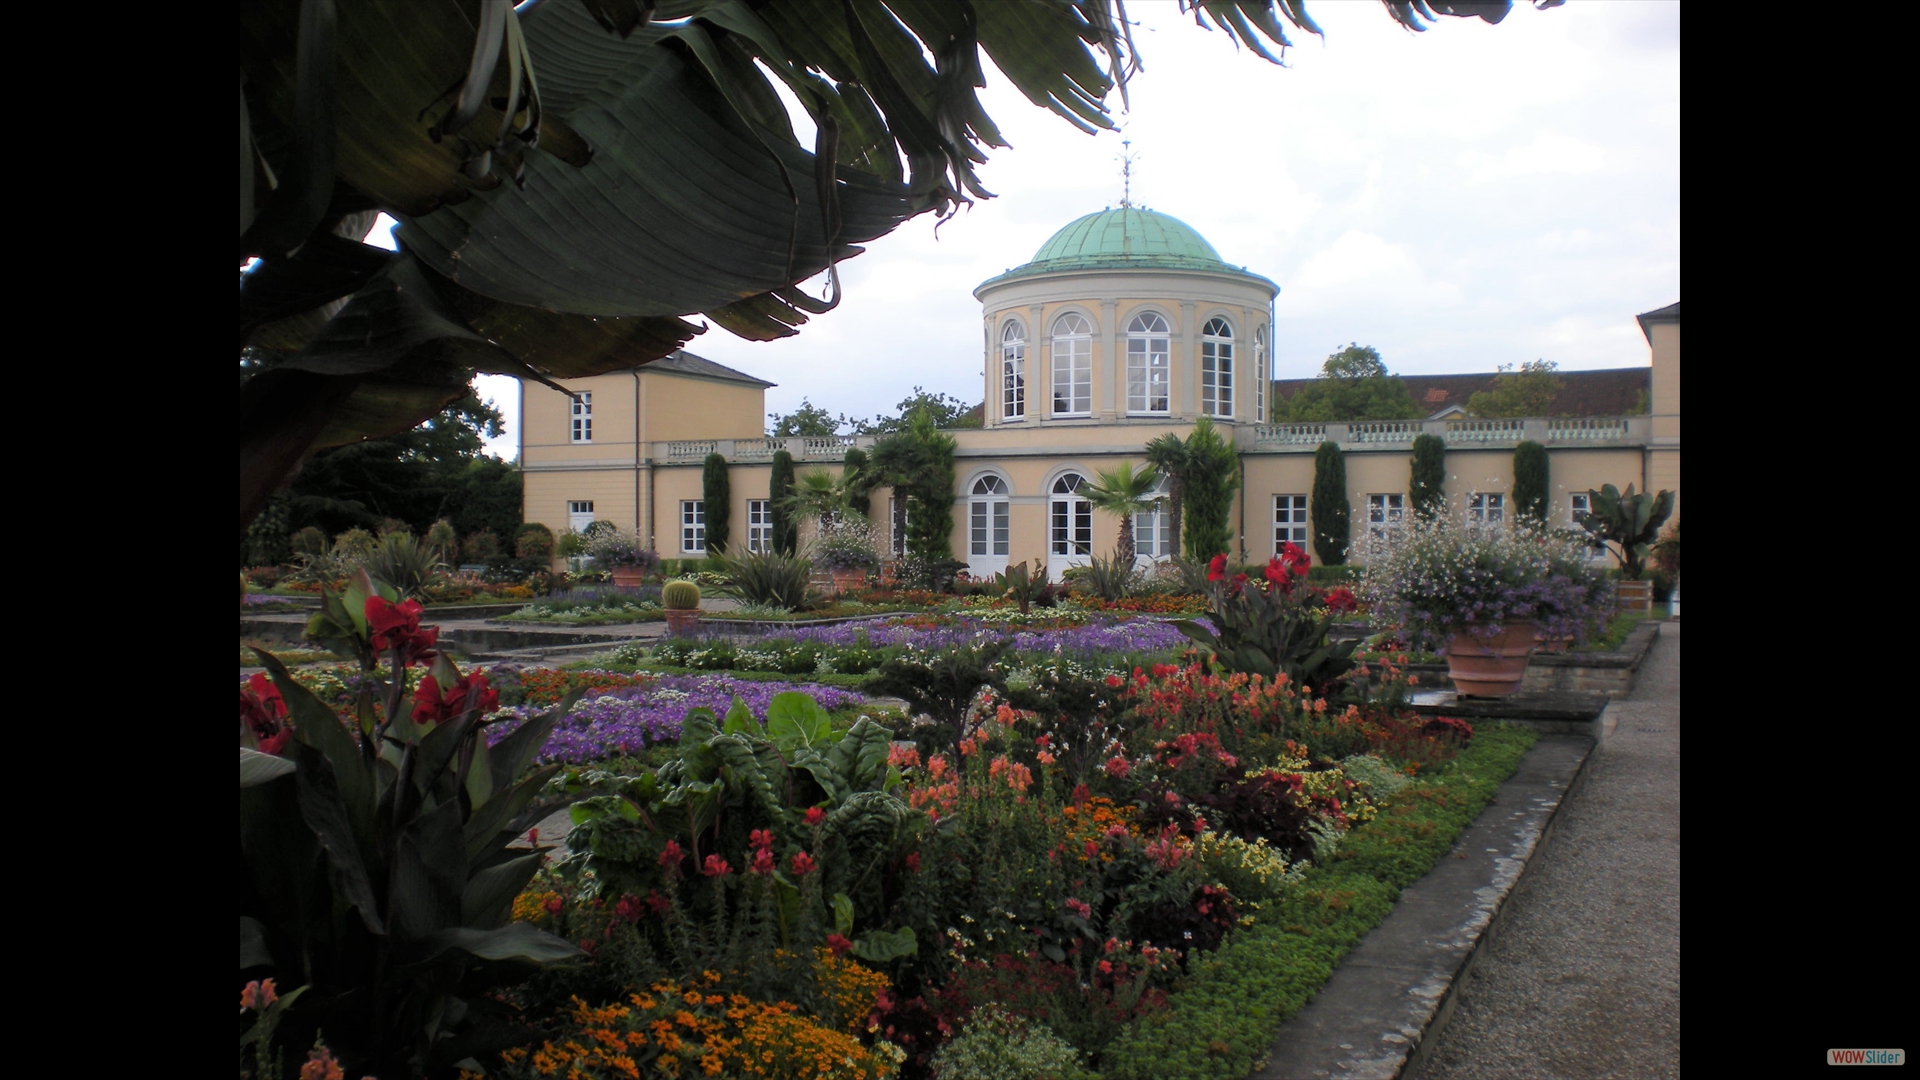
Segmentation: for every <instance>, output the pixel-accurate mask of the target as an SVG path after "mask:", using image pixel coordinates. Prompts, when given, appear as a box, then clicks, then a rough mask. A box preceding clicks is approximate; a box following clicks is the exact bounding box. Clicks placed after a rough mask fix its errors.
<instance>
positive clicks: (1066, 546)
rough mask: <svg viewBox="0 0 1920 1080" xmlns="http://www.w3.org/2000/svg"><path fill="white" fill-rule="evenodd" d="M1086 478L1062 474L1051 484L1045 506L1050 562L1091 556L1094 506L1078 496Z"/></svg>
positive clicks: (1081, 496) (1076, 474) (1084, 485)
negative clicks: (1050, 493)
mask: <svg viewBox="0 0 1920 1080" xmlns="http://www.w3.org/2000/svg"><path fill="white" fill-rule="evenodd" d="M1086 486H1087V478H1086V477H1084V476H1081V475H1080V474H1079V473H1073V472H1070V473H1065V474H1063V475H1062V476H1061V477H1060V479H1058V480H1055V481H1054V482H1053V494H1052V495H1051V496H1049V498H1048V503H1047V511H1048V513H1047V526H1048V527H1047V554H1048V556H1049V557H1050V560H1051V559H1061V558H1074V557H1086V556H1091V555H1092V554H1093V504H1092V503H1090V502H1088V501H1087V500H1086V497H1085V496H1083V495H1081V494H1080V489H1081V488H1084V487H1086Z"/></svg>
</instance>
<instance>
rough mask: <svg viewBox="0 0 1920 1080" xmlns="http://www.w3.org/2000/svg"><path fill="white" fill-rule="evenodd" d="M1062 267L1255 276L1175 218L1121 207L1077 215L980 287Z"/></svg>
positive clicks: (1066, 268)
mask: <svg viewBox="0 0 1920 1080" xmlns="http://www.w3.org/2000/svg"><path fill="white" fill-rule="evenodd" d="M1062 270H1211V271H1214V272H1216V273H1227V274H1235V275H1240V276H1244V277H1254V278H1259V275H1257V274H1249V273H1247V272H1246V270H1244V269H1243V268H1241V267H1237V266H1229V265H1227V264H1226V263H1225V262H1223V261H1222V260H1221V258H1220V253H1219V252H1217V251H1215V250H1213V245H1212V244H1209V243H1207V239H1206V237H1204V236H1201V235H1200V234H1199V233H1198V232H1196V231H1195V230H1194V228H1193V226H1191V225H1188V224H1187V223H1186V222H1184V221H1181V220H1180V219H1179V218H1176V217H1172V216H1170V215H1167V214H1162V213H1157V212H1155V211H1152V210H1142V209H1139V208H1138V207H1127V206H1123V207H1120V208H1118V209H1114V210H1102V211H1100V212H1099V213H1095V214H1088V215H1087V216H1085V217H1082V218H1078V219H1076V220H1075V221H1073V222H1072V223H1070V224H1068V225H1067V227H1066V228H1064V229H1061V230H1060V231H1059V232H1057V233H1054V234H1053V237H1052V239H1050V240H1048V241H1047V242H1046V243H1044V244H1042V245H1040V250H1039V251H1037V252H1035V253H1034V255H1033V260H1032V261H1031V262H1028V263H1026V264H1024V265H1021V266H1016V267H1014V268H1013V269H1012V270H1009V271H1007V272H1006V273H1004V274H1001V275H999V276H998V277H995V278H991V279H989V280H987V281H984V282H982V283H981V287H983V288H984V287H986V286H988V285H994V284H998V283H1000V282H1003V281H1009V280H1011V279H1014V278H1023V277H1030V276H1032V275H1035V274H1050V273H1055V272H1057V271H1062ZM1259 280H1261V281H1265V280H1266V279H1265V278H1259Z"/></svg>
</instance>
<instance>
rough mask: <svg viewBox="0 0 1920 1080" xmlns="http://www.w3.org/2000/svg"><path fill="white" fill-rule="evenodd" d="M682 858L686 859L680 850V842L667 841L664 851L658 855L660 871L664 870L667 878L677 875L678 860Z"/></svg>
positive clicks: (678, 870)
mask: <svg viewBox="0 0 1920 1080" xmlns="http://www.w3.org/2000/svg"><path fill="white" fill-rule="evenodd" d="M684 858H686V854H685V853H684V852H682V851H681V850H680V842H679V841H678V840H669V841H667V848H666V850H665V851H662V852H661V853H660V869H662V870H665V871H666V872H667V874H668V875H669V876H672V875H675V874H678V873H679V872H680V860H682V859H684Z"/></svg>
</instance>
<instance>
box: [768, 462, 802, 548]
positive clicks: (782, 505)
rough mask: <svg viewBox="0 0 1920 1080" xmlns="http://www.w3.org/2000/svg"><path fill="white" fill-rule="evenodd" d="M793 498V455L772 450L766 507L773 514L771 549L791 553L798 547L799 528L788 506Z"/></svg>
mask: <svg viewBox="0 0 1920 1080" xmlns="http://www.w3.org/2000/svg"><path fill="white" fill-rule="evenodd" d="M792 499H793V455H792V454H789V453H787V452H786V451H785V450H775V451H774V452H773V471H772V473H771V474H770V475H769V476H768V478H767V509H768V511H769V512H770V513H771V514H772V516H773V521H772V525H773V550H775V551H777V552H779V553H780V554H782V555H791V554H793V553H794V552H795V551H796V550H798V549H799V547H800V528H799V524H798V523H797V522H795V521H794V519H793V513H792V511H791V510H789V509H788V508H789V507H790V506H791V505H792Z"/></svg>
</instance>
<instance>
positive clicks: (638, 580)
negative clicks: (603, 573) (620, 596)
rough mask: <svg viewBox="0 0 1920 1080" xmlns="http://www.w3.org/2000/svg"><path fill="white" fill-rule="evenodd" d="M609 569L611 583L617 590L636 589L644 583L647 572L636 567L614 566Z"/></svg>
mask: <svg viewBox="0 0 1920 1080" xmlns="http://www.w3.org/2000/svg"><path fill="white" fill-rule="evenodd" d="M610 569H611V572H612V573H613V583H614V585H615V586H616V587H618V588H622V589H637V588H639V587H640V586H641V585H643V584H645V583H646V580H647V572H646V571H645V570H642V569H640V568H639V567H637V566H615V567H611V568H610Z"/></svg>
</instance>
